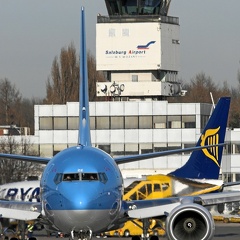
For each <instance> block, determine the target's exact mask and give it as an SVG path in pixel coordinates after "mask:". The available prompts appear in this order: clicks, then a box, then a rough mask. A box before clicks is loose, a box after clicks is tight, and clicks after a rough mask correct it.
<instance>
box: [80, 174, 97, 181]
mask: <svg viewBox="0 0 240 240" xmlns="http://www.w3.org/2000/svg"><path fill="white" fill-rule="evenodd" d="M82 180H83V181H84V180H88V181H91V180H98V174H97V173H82Z"/></svg>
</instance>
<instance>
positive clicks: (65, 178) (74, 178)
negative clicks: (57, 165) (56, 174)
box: [63, 173, 79, 181]
mask: <svg viewBox="0 0 240 240" xmlns="http://www.w3.org/2000/svg"><path fill="white" fill-rule="evenodd" d="M77 180H79V173H66V174H64V175H63V181H77Z"/></svg>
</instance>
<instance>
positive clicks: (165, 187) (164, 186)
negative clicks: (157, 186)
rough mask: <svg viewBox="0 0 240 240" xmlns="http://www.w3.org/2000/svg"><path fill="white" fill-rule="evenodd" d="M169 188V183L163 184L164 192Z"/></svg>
mask: <svg viewBox="0 0 240 240" xmlns="http://www.w3.org/2000/svg"><path fill="white" fill-rule="evenodd" d="M168 188H169V183H163V184H162V189H163V191H166V190H167V189H168Z"/></svg>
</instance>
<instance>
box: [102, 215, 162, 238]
mask: <svg viewBox="0 0 240 240" xmlns="http://www.w3.org/2000/svg"><path fill="white" fill-rule="evenodd" d="M158 221H159V220H156V219H151V220H150V223H149V224H150V225H149V230H148V234H149V235H150V236H163V235H164V234H165V231H164V230H163V229H162V228H161V227H160V224H159V223H158ZM142 227H143V223H142V222H141V221H140V220H134V221H128V222H126V223H125V224H124V226H123V227H122V228H119V229H117V230H113V231H110V232H106V233H105V235H106V236H119V237H129V236H141V234H142V232H143V230H142Z"/></svg>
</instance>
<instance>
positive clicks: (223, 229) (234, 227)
mask: <svg viewBox="0 0 240 240" xmlns="http://www.w3.org/2000/svg"><path fill="white" fill-rule="evenodd" d="M35 233H36V234H35V237H37V239H38V240H46V239H49V238H50V239H54V238H56V237H55V236H51V237H47V236H43V235H40V236H38V234H37V232H35ZM108 238H109V239H111V240H131V238H119V237H108ZM61 239H68V238H61ZM93 239H94V240H99V238H93ZM100 239H103V238H100ZM104 239H106V238H104ZM159 239H167V238H166V237H160V238H159ZM213 239H214V240H225V239H227V240H236V239H238V240H239V239H240V223H221V222H217V223H216V230H215V235H214V238H213Z"/></svg>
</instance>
